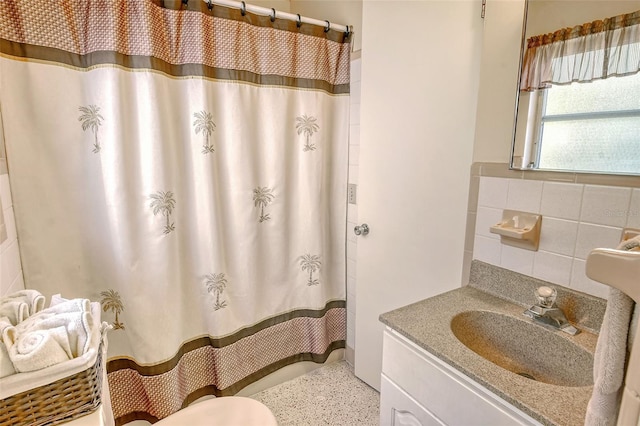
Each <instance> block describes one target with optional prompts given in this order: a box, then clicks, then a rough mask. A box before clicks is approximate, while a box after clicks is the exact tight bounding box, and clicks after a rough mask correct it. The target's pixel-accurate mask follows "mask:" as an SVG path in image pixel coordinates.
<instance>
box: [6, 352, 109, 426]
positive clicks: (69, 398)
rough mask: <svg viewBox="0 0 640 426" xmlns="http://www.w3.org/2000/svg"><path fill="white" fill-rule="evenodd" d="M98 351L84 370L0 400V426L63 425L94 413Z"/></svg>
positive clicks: (99, 362) (99, 380)
mask: <svg viewBox="0 0 640 426" xmlns="http://www.w3.org/2000/svg"><path fill="white" fill-rule="evenodd" d="M102 362H103V361H102V348H100V349H99V350H98V351H97V356H96V361H95V363H94V364H93V365H92V366H91V367H89V368H87V369H86V370H83V371H80V372H79V373H76V374H73V375H70V376H68V377H64V378H62V379H59V380H56V381H54V382H52V383H49V384H47V385H44V386H40V387H37V388H34V389H31V390H29V391H26V392H22V393H18V394H15V395H12V396H10V397H7V398H5V399H2V400H0V425H2V426H18V425H20V426H23V425H29V426H40V425H56V424H60V423H66V422H69V421H71V420H73V419H76V418H78V417H82V416H86V415H87V414H90V413H92V412H94V411H95V410H96V409H97V408H98V407H99V406H100V400H101V395H102V380H103V378H102V376H103V374H102Z"/></svg>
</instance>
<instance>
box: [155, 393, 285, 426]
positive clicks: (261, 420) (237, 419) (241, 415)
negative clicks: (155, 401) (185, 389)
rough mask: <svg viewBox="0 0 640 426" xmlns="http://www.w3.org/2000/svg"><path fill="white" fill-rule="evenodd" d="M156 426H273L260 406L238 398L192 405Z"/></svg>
mask: <svg viewBox="0 0 640 426" xmlns="http://www.w3.org/2000/svg"><path fill="white" fill-rule="evenodd" d="M155 424H156V425H158V426H184V425H189V426H216V425H219V426H277V425H278V422H277V421H276V418H275V416H274V415H273V413H272V412H271V410H269V408H267V406H266V405H264V404H263V403H261V402H259V401H256V400H255V399H251V398H246V397H242V396H223V397H219V398H212V399H207V400H205V401H201V402H196V403H194V404H192V405H190V406H188V407H187V408H184V409H182V410H180V411H178V412H176V413H174V414H172V415H170V416H169V417H165V418H164V419H162V420H160V421H159V422H157V423H155Z"/></svg>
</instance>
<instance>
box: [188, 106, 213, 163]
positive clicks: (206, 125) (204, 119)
mask: <svg viewBox="0 0 640 426" xmlns="http://www.w3.org/2000/svg"><path fill="white" fill-rule="evenodd" d="M193 116H194V117H195V120H194V122H193V127H194V129H195V131H196V135H197V134H199V133H200V132H202V136H203V137H204V142H203V144H202V153H203V154H208V153H210V152H214V151H215V150H214V149H213V145H211V144H210V143H209V138H210V137H211V134H212V133H213V130H214V129H215V127H216V125H215V123H214V122H213V116H212V115H211V113H210V112H207V111H205V110H202V111H200V112H196V113H194V114H193Z"/></svg>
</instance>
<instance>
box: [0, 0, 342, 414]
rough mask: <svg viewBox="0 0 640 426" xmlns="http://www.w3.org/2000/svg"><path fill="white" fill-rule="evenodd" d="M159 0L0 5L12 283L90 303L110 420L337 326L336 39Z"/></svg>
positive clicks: (230, 376) (282, 357)
mask: <svg viewBox="0 0 640 426" xmlns="http://www.w3.org/2000/svg"><path fill="white" fill-rule="evenodd" d="M160 3H161V2H158V1H152V0H136V1H130V0H59V1H53V2H52V1H49V0H3V1H1V2H0V52H1V53H2V57H1V58H0V74H1V77H0V111H1V114H2V120H3V122H4V138H5V141H6V145H7V157H8V162H9V176H10V182H11V190H12V194H13V200H14V209H15V214H16V222H17V227H18V239H19V243H20V248H21V258H22V265H23V273H24V277H25V283H26V286H27V288H34V289H37V290H39V291H41V292H42V293H43V294H45V295H47V296H51V295H53V294H56V293H60V294H61V295H62V296H63V297H67V298H75V297H83V298H89V299H91V300H94V301H99V302H100V303H101V304H102V308H103V320H105V321H108V322H110V323H111V324H112V325H113V330H112V331H111V332H110V333H109V361H108V381H109V386H110V388H111V399H112V407H113V410H114V415H115V417H116V418H117V423H118V424H123V423H126V422H128V421H131V420H134V419H147V420H151V421H155V420H156V419H161V418H163V417H166V416H168V415H170V414H171V413H173V412H175V411H177V410H178V409H180V408H181V407H184V406H186V405H187V404H188V403H189V402H191V401H193V400H195V399H197V398H199V397H201V396H203V395H207V394H214V395H216V396H220V395H231V394H234V393H236V392H237V391H239V390H240V389H242V388H243V387H244V386H246V385H248V384H250V383H252V382H254V381H256V380H257V379H259V378H261V377H263V376H265V375H267V374H269V373H271V372H273V371H275V370H277V369H279V368H281V367H283V366H285V365H288V364H291V363H294V362H298V361H303V360H311V361H315V362H323V361H324V360H326V358H327V357H328V355H329V353H330V352H331V351H332V350H334V349H336V348H342V347H344V343H345V342H344V340H345V334H346V329H345V322H346V321H345V320H346V313H345V231H346V182H347V176H346V175H347V154H348V152H347V150H348V145H347V138H348V121H349V96H348V94H349V52H350V46H349V40H348V37H349V36H348V34H347V35H346V36H345V34H343V33H341V32H337V31H334V30H329V31H325V29H324V28H322V27H316V26H312V25H308V24H302V25H301V26H298V25H297V23H296V22H288V21H284V20H280V19H277V20H275V22H272V20H271V19H270V17H263V16H258V15H253V14H251V13H246V14H243V13H241V11H239V10H235V9H228V8H224V7H221V6H213V7H212V8H211V9H209V7H207V6H208V5H207V3H206V2H203V1H201V0H191V1H190V2H189V5H188V7H184V8H183V9H182V10H169V9H165V8H163V7H161V6H162V5H161V4H160Z"/></svg>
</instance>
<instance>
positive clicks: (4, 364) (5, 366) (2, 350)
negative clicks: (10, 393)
mask: <svg viewBox="0 0 640 426" xmlns="http://www.w3.org/2000/svg"><path fill="white" fill-rule="evenodd" d="M12 374H16V369H15V368H14V367H13V362H11V358H9V352H7V347H6V346H5V344H4V343H2V342H0V379H1V378H3V377H7V376H10V375H12Z"/></svg>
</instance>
